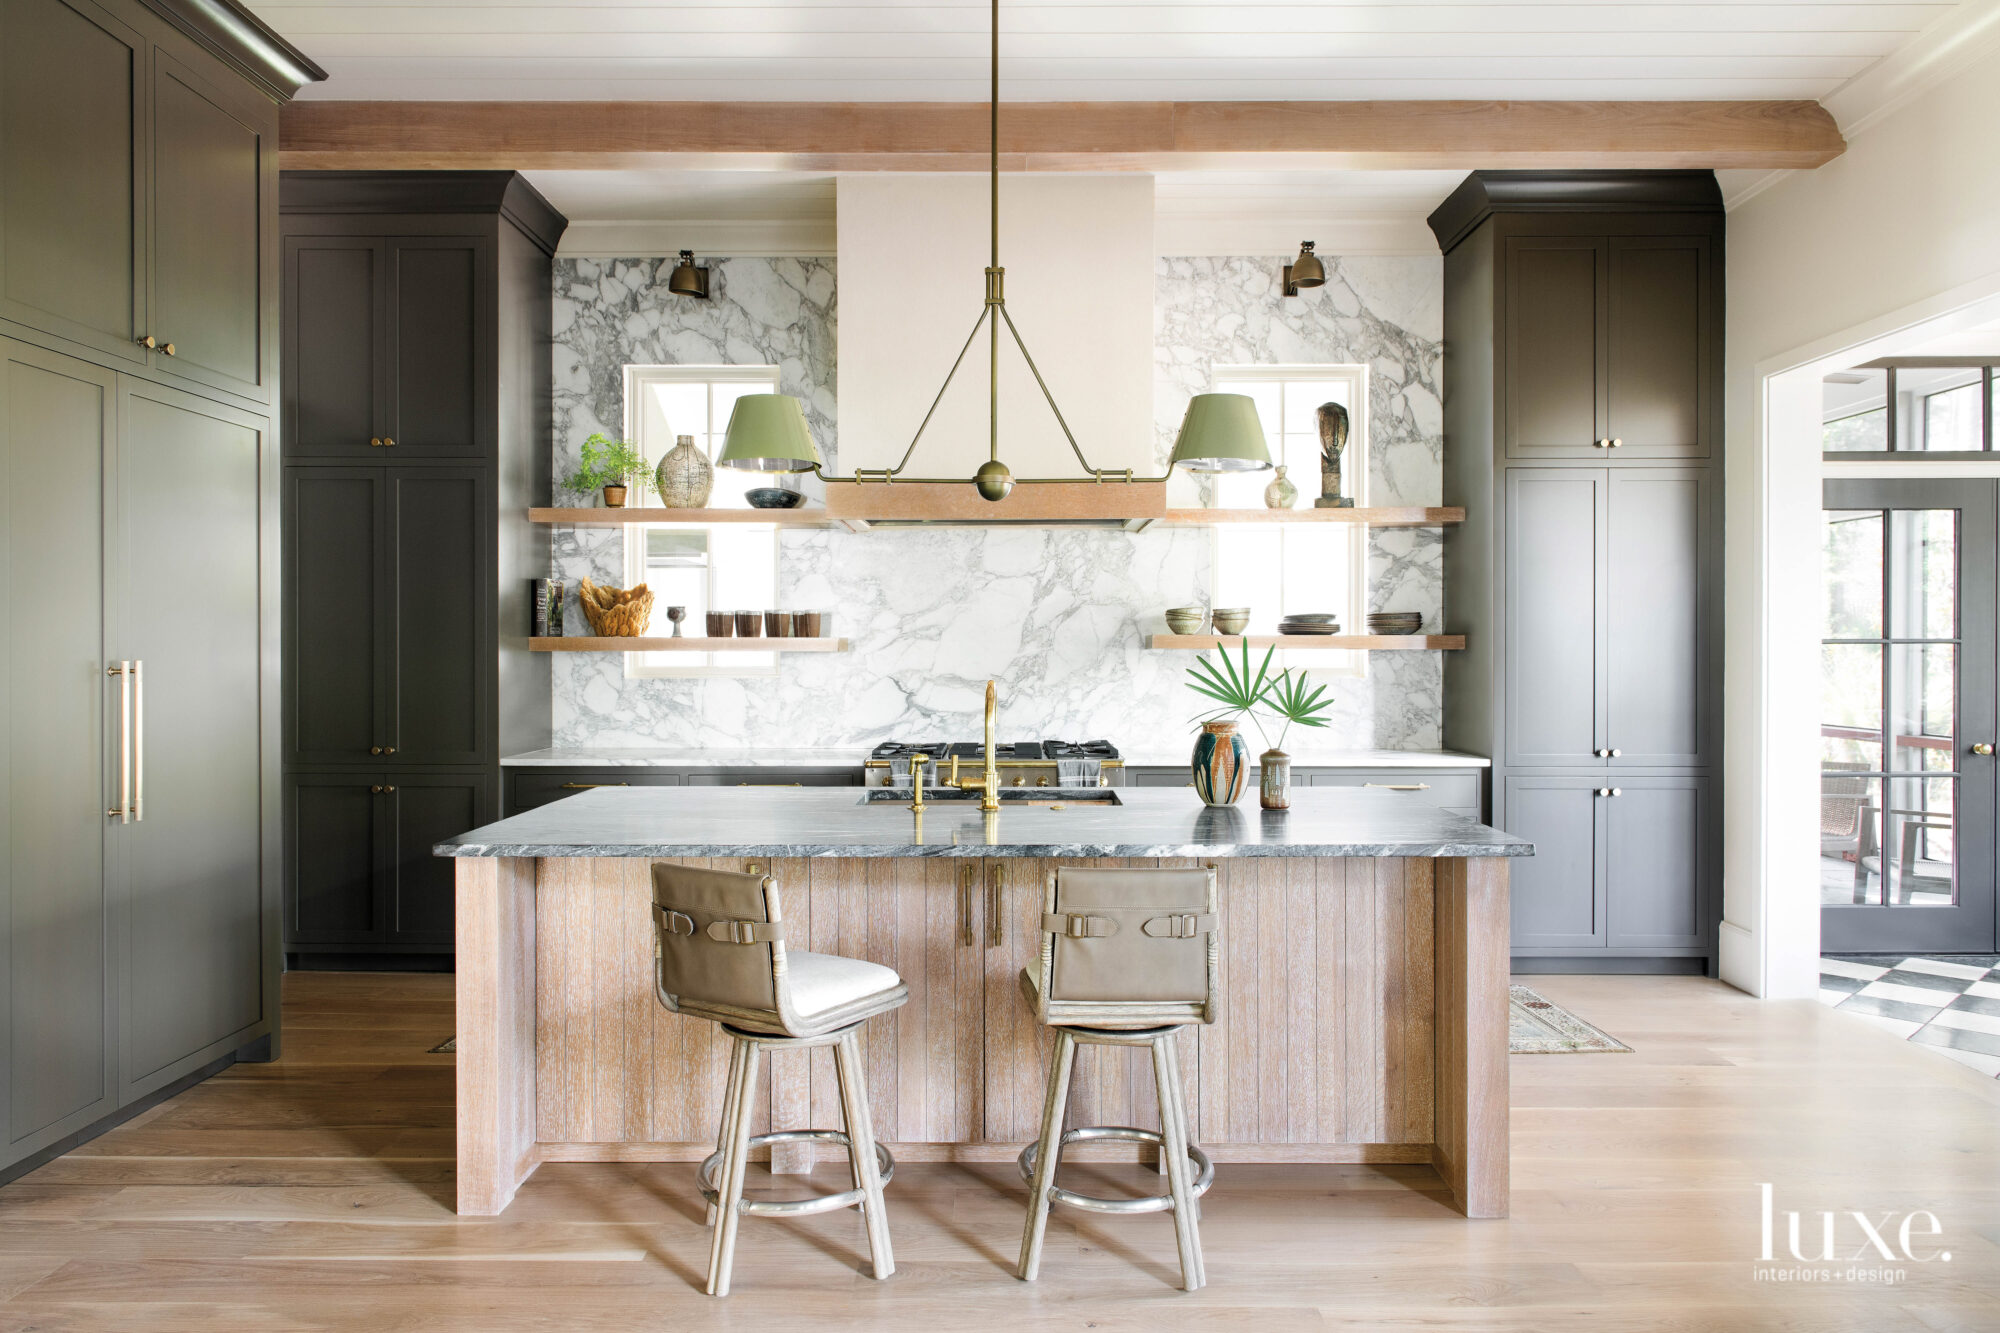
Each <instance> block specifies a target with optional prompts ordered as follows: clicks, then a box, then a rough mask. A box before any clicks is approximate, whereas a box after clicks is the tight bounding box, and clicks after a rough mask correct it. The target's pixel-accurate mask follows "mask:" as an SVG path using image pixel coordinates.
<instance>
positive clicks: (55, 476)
mask: <svg viewBox="0 0 2000 1333" xmlns="http://www.w3.org/2000/svg"><path fill="white" fill-rule="evenodd" d="M114 391H115V377H114V376H113V375H112V373H111V372H109V371H105V370H100V369H98V368H97V367H95V366H88V365H85V364H83V363H82V362H79V361H72V360H71V359H69V358H68V357H62V356H57V355H55V354H54V353H50V352H44V351H41V350H39V349H36V348H30V347H27V346H24V345H23V344H20V343H15V342H10V341H6V340H0V501H4V503H5V513H6V521H5V523H4V525H0V590H4V592H0V596H4V597H5V598H6V602H5V611H6V614H7V618H8V624H9V625H10V626H13V627H15V628H14V631H13V632H11V633H9V634H8V636H7V647H6V659H5V660H6V672H5V675H4V677H0V691H4V697H3V698H0V780H4V784H5V794H6V801H5V804H4V805H3V806H0V834H4V842H5V849H6V855H5V856H4V857H3V858H0V909H4V911H5V913H6V917H5V919H6V921H7V923H8V930H7V932H6V937H5V948H4V951H0V1016H4V1022H5V1034H4V1035H5V1039H6V1045H5V1066H4V1074H5V1083H6V1086H5V1088H4V1094H5V1100H4V1111H5V1125H4V1129H5V1134H4V1143H5V1147H4V1149H0V1152H4V1154H5V1159H6V1160H10V1161H11V1160H13V1159H15V1158H17V1157H19V1156H20V1155H22V1154H23V1153H26V1152H31V1151H33V1150H34V1149H36V1148H38V1147H40V1146H42V1145H43V1144H44V1143H47V1142H50V1141H52V1140H54V1139H57V1138H60V1137H61V1136H62V1135H63V1134H66V1133H68V1132H70V1131H71V1130H73V1129H76V1128H78V1127H80V1126H81V1125H83V1124H84V1123H87V1122H88V1121H89V1120H91V1119H92V1118H94V1117H95V1116H97V1115H101V1114H103V1113H104V1112H106V1111H109V1110H110V1109H111V1105H112V1103H111V1097H112V1092H113V1088H114V1084H113V1066H112V1062H111V1057H112V1053H113V1045H112V1041H111V1036H110V1013H111V1010H110V1005H109V987H110V968H109V957H108V927H109V910H108V901H107V895H106V882H107V874H106V867H105V846H106V834H105V826H106V819H105V814H104V812H105V810H106V809H107V808H108V806H109V804H110V802H111V800H112V799H113V795H114V793H113V792H112V789H111V783H110V782H109V781H107V771H106V765H107V762H114V763H115V761H109V760H108V756H109V755H110V753H111V750H112V747H113V746H114V745H116V744H118V743H120V742H121V741H122V737H120V736H118V735H117V734H116V728H117V715H116V712H115V706H116V701H117V698H118V692H117V682H114V681H111V680H109V679H108V678H107V677H106V676H105V673H104V668H105V662H104V656H105V655H104V631H103V624H104V600H103V598H104V589H103V580H104V565H103V538H104V533H103V530H102V528H101V526H100V516H101V515H102V513H103V512H104V507H105V485H104V484H105V468H106V454H107V452H108V450H109V448H110V445H111V440H112V422H113V420H114V419H115V418H114V413H115V407H114ZM56 553H60V566H61V567H60V571H59V572H60V576H61V579H60V594H59V595H57V596H51V595H50V588H49V587H48V585H47V582H46V576H47V575H49V574H50V573H51V572H52V571H51V568H50V561H51V559H52V557H53V556H54V555H55V554H56ZM24 626H32V627H33V628H32V632H23V629H22V627H24ZM107 701H109V707H107ZM107 713H108V714H109V716H108V718H107Z"/></svg>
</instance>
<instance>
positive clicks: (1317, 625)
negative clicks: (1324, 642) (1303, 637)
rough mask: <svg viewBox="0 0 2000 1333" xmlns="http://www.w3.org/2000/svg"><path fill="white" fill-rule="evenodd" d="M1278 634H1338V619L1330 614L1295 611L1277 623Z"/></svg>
mask: <svg viewBox="0 0 2000 1333" xmlns="http://www.w3.org/2000/svg"><path fill="white" fill-rule="evenodd" d="M1278 633H1280V634H1338V633H1340V617H1339V616H1336V615H1334V614H1332V613H1331V612H1306V611H1297V612H1294V613H1292V614H1291V615H1288V616H1286V617H1285V618H1284V619H1283V620H1280V621H1279V622H1278Z"/></svg>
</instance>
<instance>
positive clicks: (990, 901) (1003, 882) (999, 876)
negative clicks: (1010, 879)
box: [986, 862, 1007, 949]
mask: <svg viewBox="0 0 2000 1333" xmlns="http://www.w3.org/2000/svg"><path fill="white" fill-rule="evenodd" d="M1006 886H1007V866H1006V863H1005V862H997V863H995V865H994V867H993V877H992V879H991V880H990V881H989V882H988V883H987V886H986V947H987V948H989V949H990V948H992V947H993V946H994V945H996V944H999V943H1001V942H1002V941H1003V940H1004V939H1005V938H1006V931H1005V929H1004V928H1003V926H1002V923H1001V920H1000V898H1001V894H1002V891H1003V890H1004V889H1005V888H1006Z"/></svg>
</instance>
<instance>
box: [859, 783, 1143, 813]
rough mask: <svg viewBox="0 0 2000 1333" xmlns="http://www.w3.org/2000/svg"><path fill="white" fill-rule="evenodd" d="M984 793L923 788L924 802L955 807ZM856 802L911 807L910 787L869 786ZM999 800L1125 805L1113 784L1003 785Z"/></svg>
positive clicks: (974, 803)
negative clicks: (1100, 785)
mask: <svg viewBox="0 0 2000 1333" xmlns="http://www.w3.org/2000/svg"><path fill="white" fill-rule="evenodd" d="M983 794H984V793H983V792H981V791H980V790H979V788H977V787H971V788H956V789H954V788H951V787H937V788H929V787H927V788H925V789H924V805H925V806H926V807H929V806H933V805H949V806H952V807H954V808H956V807H961V806H966V805H970V806H973V807H975V808H977V806H978V805H979V798H980V797H981V796H982V795H983ZM856 804H857V805H891V806H900V807H901V808H903V809H905V810H907V809H909V808H910V789H909V788H907V787H870V788H869V789H868V793H867V794H866V795H865V796H863V797H862V798H861V799H860V800H859V801H857V802H856ZM1000 804H1001V805H1002V806H1009V805H1032V806H1063V805H1123V804H1125V802H1123V801H1122V800H1120V799H1119V798H1118V793H1117V792H1116V791H1115V790H1113V789H1112V788H1110V787H1002V788H1001V789H1000Z"/></svg>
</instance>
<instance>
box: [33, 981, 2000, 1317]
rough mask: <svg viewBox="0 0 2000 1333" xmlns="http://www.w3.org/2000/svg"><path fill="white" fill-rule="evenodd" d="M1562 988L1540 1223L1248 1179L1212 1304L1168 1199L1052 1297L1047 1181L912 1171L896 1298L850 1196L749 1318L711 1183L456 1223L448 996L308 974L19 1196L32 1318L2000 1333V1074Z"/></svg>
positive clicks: (1529, 1154) (632, 1179)
mask: <svg viewBox="0 0 2000 1333" xmlns="http://www.w3.org/2000/svg"><path fill="white" fill-rule="evenodd" d="M1532 982H1533V984H1534V985H1535V986H1536V987H1537V988H1538V989H1540V990H1541V991H1542V992H1543V993H1544V994H1546V995H1547V996H1548V997H1549V998H1551V999H1553V1000H1555V1001H1556V1002H1557V1003H1559V1004H1564V1005H1568V1006H1570V1007H1572V1008H1574V1009H1575V1010H1576V1011H1577V1012H1579V1013H1580V1014H1582V1015H1583V1016H1584V1017H1585V1018H1588V1019H1590V1020H1591V1021H1593V1022H1595V1023H1597V1024H1599V1025H1600V1026H1602V1027H1604V1028H1605V1029H1606V1030H1608V1031H1610V1032H1611V1033H1613V1034H1615V1035H1616V1036H1619V1037H1621V1038H1622V1039H1624V1040H1625V1041H1627V1042H1628V1043H1630V1044H1631V1045H1632V1046H1633V1047H1634V1053H1633V1054H1631V1055H1574V1056H1516V1057H1515V1058H1514V1061H1513V1089H1514V1095H1513V1102H1514V1158H1513V1163H1514V1186H1515V1189H1514V1215H1513V1217H1512V1218H1511V1219H1509V1220H1507V1221H1499V1222H1476V1223H1469V1222H1466V1221H1464V1220H1462V1219H1460V1218H1459V1217H1457V1216H1456V1215H1454V1214H1453V1213H1452V1212H1451V1211H1450V1209H1449V1207H1448V1205H1447V1203H1446V1201H1445V1200H1444V1198H1443V1197H1442V1196H1441V1194H1440V1191H1439V1184H1438V1181H1437V1179H1436V1177H1435V1176H1434V1175H1433V1174H1432V1173H1431V1172H1430V1171H1429V1169H1428V1168H1415V1167H1408V1168H1405V1167H1394V1168H1368V1167H1303V1168H1302V1167H1266V1166H1228V1165H1225V1166H1224V1167H1222V1168H1221V1171H1220V1175H1219V1177H1218V1180H1217V1184H1216V1188H1215V1190H1214V1192H1213V1193H1212V1194H1211V1195H1210V1196H1209V1199H1208V1201H1207V1206H1206V1209H1205V1215H1204V1218H1203V1224H1202V1230H1203V1240H1204V1242H1205V1245H1206V1249H1207V1256H1208V1270H1209V1279H1210V1285H1209V1286H1208V1288H1207V1289H1206V1290H1204V1291H1202V1292H1199V1293H1197V1294H1195V1295H1193V1296H1189V1295H1186V1294H1184V1293H1181V1292H1179V1291H1177V1290H1175V1289H1174V1285H1173V1283H1174V1280H1175V1259H1174V1246H1173V1236H1172V1228H1171V1223H1170V1221H1169V1220H1168V1219H1167V1218H1166V1217H1165V1216H1164V1215H1160V1214H1155V1215H1152V1216H1147V1217H1138V1218H1112V1217H1097V1216H1092V1215H1085V1214H1078V1213H1073V1212H1066V1211H1063V1210H1058V1211H1057V1213H1056V1215H1055V1218H1054V1220H1053V1222H1052V1223H1051V1228H1050V1234H1049V1240H1048V1250H1047V1257H1046V1259H1045V1261H1044V1265H1043V1276H1042V1280H1041V1281H1040V1282H1039V1283H1037V1284H1035V1285H1033V1286H1028V1285H1024V1284H1022V1283H1019V1282H1017V1281H1015V1279H1014V1278H1013V1276H1012V1273H1011V1267H1012V1264H1013V1261H1014V1256H1015V1252H1016V1248H1017V1246H1018V1243H1019V1234H1020V1223H1021V1208H1022V1198H1021V1188H1020V1184H1019V1180H1018V1178H1017V1177H1016V1176H1014V1175H1013V1174H1012V1172H1011V1170H1010V1169H1002V1168H999V1167H991V1168H962V1167H947V1166H929V1167H924V1166H914V1165H911V1166H904V1167H903V1168H901V1169H900V1170H899V1171H898V1172H897V1176H896V1179H895V1182H894V1183H893V1184H892V1185H891V1186H890V1195H889V1198H890V1208H891V1213H890V1220H891V1226H892V1229H893V1232H894V1236H895V1243H896V1254H897V1260H898V1263H899V1264H900V1271H899V1272H898V1273H897V1275H896V1276H895V1278H894V1279H893V1280H891V1281H889V1282H887V1283H876V1282H873V1281H871V1280H869V1279H868V1278H866V1277H863V1276H861V1274H860V1272H859V1269H860V1266H861V1263H862V1260H861V1255H862V1254H863V1253H864V1250H863V1246H862V1238H861V1233H860V1229H859V1225H858V1219H857V1218H856V1215H855V1214H853V1213H852V1212H841V1213H837V1214H831V1215H827V1216H822V1217H816V1218H807V1219H801V1220H799V1221H797V1222H790V1221H774V1220H769V1219H756V1218H753V1219H747V1220H746V1221H745V1222H744V1223H743V1232H742V1237H741V1240H740V1242H739V1247H738V1259H737V1266H736V1280H735V1285H736V1293H735V1294H734V1295H732V1296H731V1297H730V1298H729V1299H728V1300H727V1301H725V1302H714V1301H711V1300H709V1299H708V1298H707V1297H705V1296H703V1295H701V1294H700V1289H699V1284H700V1274H701V1270H702V1266H703V1265H704V1263H705V1262H706V1256H707V1239H706V1233H705V1231H704V1230H703V1228H702V1219H701V1210H700V1207H699V1204H698V1200H697V1197H696V1195H695V1193H694V1189H693V1185H692V1179H691V1178H692V1168H691V1167H688V1166H685V1165H630V1166H626V1165H561V1166H544V1167H543V1168H542V1169H541V1171H540V1172H539V1173H538V1174H537V1175H536V1176H535V1178H534V1179H533V1180H532V1181H531V1182H530V1183H529V1184H528V1186H527V1187H526V1188H525V1189H524V1190H523V1191H522V1193H521V1196H520V1198H519V1200H518V1201H517V1202H516V1203H515V1204H514V1206H513V1207H512V1208H511V1209H510V1210H509V1211H508V1213H507V1214H506V1215H505V1216H504V1217H500V1218H493V1219H476V1220H468V1221H463V1222H461V1221H460V1220H458V1219H457V1218H456V1217H455V1216H454V1215H453V1214H452V1212H451V1209H450V1202H449V1201H450V1199H451V1197H452V1182H451V1157H450V1154H451V1144H452V1128H451V1126H452V1068H451V1065H452V1057H450V1056H434V1055H428V1054H426V1053H425V1052H426V1051H427V1049H428V1048H429V1047H431V1046H434V1045H436V1044H437V1043H438V1042H440V1041H442V1040H443V1039H444V1038H445V1037H446V1036H448V1035H450V1033H451V1031H452V1002H451V990H450V979H449V978H440V977H381V976H353V975H348V976H341V975H328V974H303V975H293V976H291V977H288V978H287V979H286V1042H285V1046H286V1054H285V1058H284V1060H283V1061H281V1062H279V1063H277V1064H273V1065H265V1066H255V1065H252V1066H239V1067H238V1068H236V1069H232V1070H230V1071H229V1072H228V1073H226V1074H224V1075H222V1076H221V1077H219V1078H216V1079H214V1080H212V1081H210V1082H208V1083H206V1084H203V1085H202V1086H200V1087H198V1088H195V1089H193V1090H191V1091H190V1092H188V1093H186V1094H185V1095H183V1096H182V1097H180V1098H178V1099H176V1100H175V1101H173V1102H171V1103H169V1104H167V1105H165V1106H162V1107H159V1108H157V1109H155V1110H154V1111H152V1112H149V1113H148V1114H147V1115H145V1116H143V1117H141V1118H139V1119H138V1120H135V1121H134V1122H132V1123H130V1124H128V1125H125V1126H123V1127H121V1128H119V1129H118V1130H115V1131H114V1132H112V1133H110V1134H108V1135H105V1136H104V1137H102V1138H100V1139H98V1140H96V1141H95V1142H93V1143H91V1144H88V1145H86V1146H85V1147H84V1148H83V1149H81V1150H79V1151H77V1152H75V1153H72V1154H70V1155H69V1156H68V1157H65V1158H63V1159H61V1160H60V1161H57V1162H54V1163H51V1164H50V1165H48V1166H46V1167H44V1168H43V1169H42V1170H40V1171H38V1172H35V1173H34V1174H32V1175H30V1176H27V1177H25V1178H23V1179H22V1180H19V1181H17V1182H15V1183H14V1184H12V1185H9V1186H7V1187H6V1188H4V1189H0V1329H8V1330H15V1329H19V1330H26V1329H37V1330H58V1329H91V1330H100V1329H105V1330H115V1329H145V1330H148V1331H149V1333H160V1331H164V1330H178V1329H192V1330H204V1331H207V1330H238V1329H243V1330H259V1331H260V1333H263V1331H266V1330H292V1329H326V1328H339V1329H369V1330H405V1329H409V1330H416V1329H422V1330H433V1329H459V1328H465V1329H481V1330H494V1329H551V1330H553V1329H563V1330H570V1329H594V1328H606V1329H610V1328H617V1329H635V1328H666V1329H678V1328H710V1327H713V1328H735V1327H743V1328H758V1329H779V1328H781V1329H788V1330H789V1329H814V1330H818V1329H850V1328H911V1329H933V1328H966V1327H1004V1328H1008V1329H1038V1328H1078V1329H1081V1328H1094V1329H1103V1330H1111V1331H1117V1330H1145V1331H1146V1333H1158V1331H1159V1330H1163V1329H1172V1328H1184V1327H1214V1328H1244V1329H1256V1330H1258V1331H1259V1333H1282V1331H1284V1330H1291V1329H1306V1328H1326V1327H1356V1328H1371V1329H1376V1328H1390V1327H1398V1328H1427V1327H1428V1328H1436V1327H1442V1328H1466V1329H1473V1328H1477V1329H1518V1330H1523V1331H1524V1333H1525V1331H1526V1330H1548V1329H1589V1330H1592V1331H1593V1333H1607V1331H1615V1330H1620V1329H1674V1330H1689V1331H1690V1333H1697V1331H1698V1333H1709V1331H1711V1330H1735V1329H1784V1330H1850V1329H1851V1330H1868V1331H1869V1333H1880V1331H1883V1330H1900V1329H1912V1330H1918V1329H1921V1330H1968V1331H1969V1330H1975V1329H1977V1330H1993V1329H2000V1086H1997V1085H1996V1084H1995V1083H1994V1082H1993V1081H1992V1080H1988V1079H1982V1078H1981V1077H1979V1076H1978V1075H1977V1074H1975V1073H1974V1072H1973V1071H1971V1070H1969V1069H1966V1068H1963V1067H1961V1066H1959V1065H1957V1064H1954V1063H1952V1062H1951V1061H1949V1060H1946V1059H1943V1058H1940V1057H1938V1056H1936V1055H1935V1054H1933V1053H1931V1052H1929V1051H1923V1050H1917V1049H1914V1048H1912V1047H1911V1046H1910V1045H1909V1044H1908V1043H1906V1042H1901V1041H1897V1040H1896V1039H1895V1038H1894V1037H1892V1036H1890V1035H1888V1034H1886V1033H1884V1032H1880V1031H1878V1030H1876V1029H1874V1028H1872V1027H1870V1026H1869V1025H1867V1024H1865V1023H1860V1022H1856V1021H1854V1020H1852V1019H1850V1018H1846V1017H1843V1016H1841V1015H1839V1014H1835V1013H1833V1012H1832V1011H1830V1010H1828V1009H1826V1008H1824V1007H1823V1006H1821V1005H1819V1004H1816V1003H1814V1002H1813V1001H1810V1000H1806V1001H1799V1002H1796V1003H1785V1004H1761V1003H1759V1002H1757V1001H1754V1000H1751V999H1749V998H1747V997H1745V996H1742V995H1739V994H1737V993H1736V992H1734V991H1731V990H1729V989H1727V988H1725V987H1723V986H1720V985H1718V984H1716V983H1713V982H1706V981H1699V980H1691V979H1679V978H1675V979H1668V978H1629V977H1628V978H1611V977H1537V978H1533V979H1532ZM1082 1174H1083V1176H1084V1177H1085V1178H1086V1179H1088V1178H1091V1177H1095V1178H1098V1182H1099V1184H1098V1186H1092V1185H1091V1184H1088V1183H1086V1185H1085V1186H1084V1187H1085V1188H1094V1187H1103V1188H1115V1186H1113V1185H1111V1184H1109V1183H1108V1182H1109V1180H1110V1178H1116V1177H1121V1176H1122V1177H1123V1178H1125V1179H1128V1180H1132V1181H1138V1180H1141V1179H1144V1178H1145V1177H1143V1176H1142V1175H1141V1174H1140V1173H1139V1169H1138V1168H1136V1167H1096V1168H1087V1169H1086V1170H1085V1171H1084V1172H1083V1173H1082ZM822 1175H823V1177H824V1178H825V1180H826V1181H827V1183H828V1184H829V1185H831V1184H832V1183H833V1173H832V1171H831V1170H830V1169H828V1168H822ZM1763 1181H1770V1182H1773V1183H1774V1184H1775V1186H1776V1188H1777V1193H1778V1199H1779V1207H1780V1208H1781V1209H1786V1208H1792V1209H1802V1210H1806V1211H1807V1213H1808V1227H1807V1234H1808V1235H1809V1236H1810V1235H1812V1234H1813V1228H1814V1226H1815V1225H1816V1223H1815V1222H1814V1221H1813V1219H1812V1218H1811V1214H1813V1213H1816V1212H1817V1211H1818V1210H1820V1209H1841V1210H1845V1209H1860V1210H1863V1211H1864V1212H1867V1213H1868V1214H1869V1215H1870V1217H1871V1218H1874V1219H1880V1218H1881V1216H1882V1214H1884V1213H1888V1212H1891V1211H1893V1212H1895V1213H1897V1214H1898V1215H1900V1214H1902V1213H1905V1212H1908V1211H1909V1210H1912V1209H1918V1208H1922V1209H1928V1210H1930V1211H1932V1212H1934V1213H1935V1214H1936V1215H1937V1217H1938V1218H1939V1219H1940V1220H1941V1222H1942V1223H1943V1226H1944V1235H1943V1237H1942V1238H1941V1243H1942V1244H1943V1245H1944V1246H1945V1247H1947V1248H1949V1249H1950V1250H1951V1252H1952V1259H1951V1261H1950V1262H1948V1263H1946V1262H1936V1261H1934V1262H1930V1263H1926V1264H1909V1265H1904V1267H1905V1269H1906V1271H1907V1274H1908V1276H1907V1280H1906V1281H1904V1282H1903V1283H1901V1284H1900V1285H1898V1286H1894V1287H1882V1286H1853V1285H1816V1286H1776V1285H1769V1284H1760V1283H1758V1282H1756V1281H1755V1280H1753V1261H1754V1260H1755V1258H1756V1256H1757V1253H1758V1249H1759V1244H1760V1238H1759V1208H1758V1197H1759V1196H1758V1185H1759V1182H1763ZM795 1185H796V1182H791V1181H787V1182H784V1188H783V1189H782V1190H780V1191H779V1192H782V1193H792V1192H795ZM1779 1235H1780V1238H1779V1245H1780V1251H1781V1252H1782V1246H1783V1224H1782V1221H1781V1222H1780V1233H1779ZM1920 1235H1921V1233H1920ZM1856 1239H1857V1241H1858V1239H1859V1238H1858V1234H1857V1235H1856Z"/></svg>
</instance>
